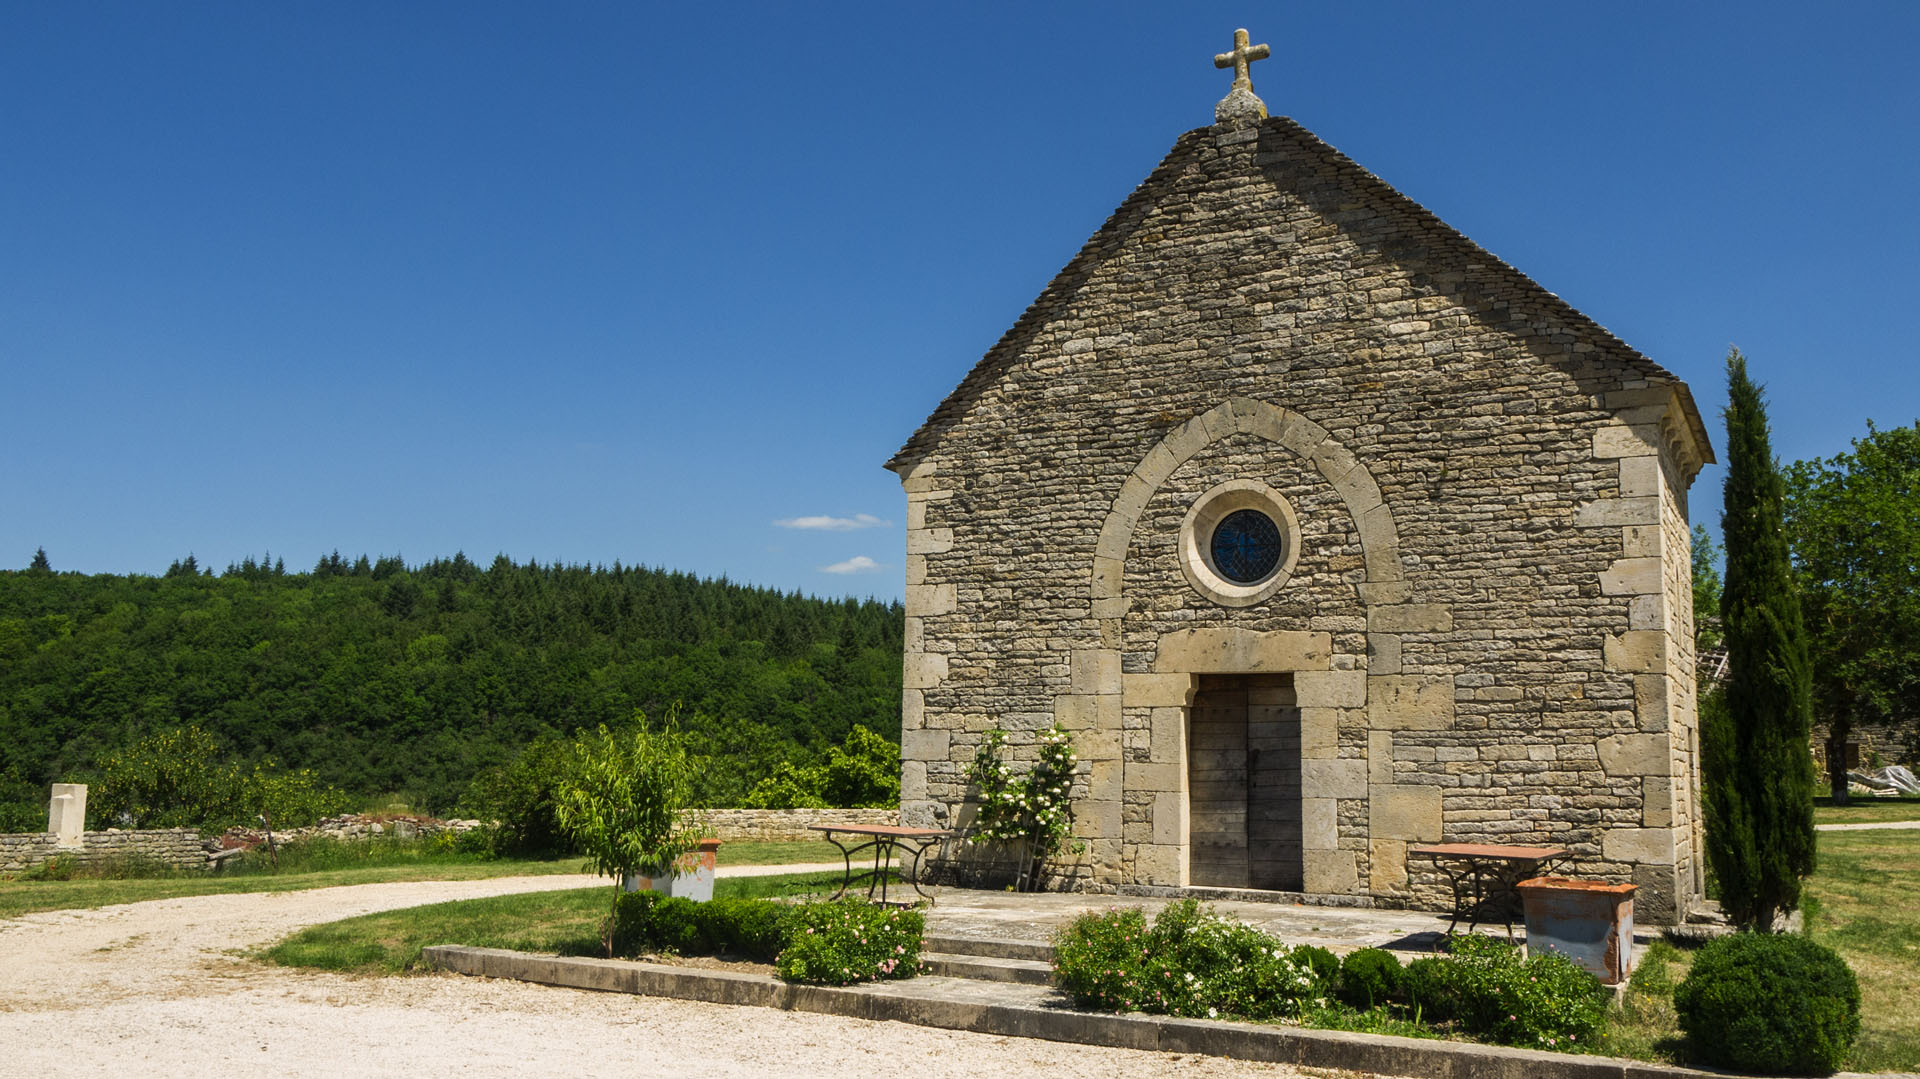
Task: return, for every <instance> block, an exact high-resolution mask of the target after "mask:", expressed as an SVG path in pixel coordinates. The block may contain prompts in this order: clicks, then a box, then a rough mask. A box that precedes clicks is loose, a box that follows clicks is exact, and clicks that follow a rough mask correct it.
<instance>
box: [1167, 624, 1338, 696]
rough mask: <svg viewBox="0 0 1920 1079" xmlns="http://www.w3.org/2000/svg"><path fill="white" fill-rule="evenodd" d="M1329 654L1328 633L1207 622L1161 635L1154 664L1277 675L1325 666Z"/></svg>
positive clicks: (1324, 668)
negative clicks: (1199, 627)
mask: <svg viewBox="0 0 1920 1079" xmlns="http://www.w3.org/2000/svg"><path fill="white" fill-rule="evenodd" d="M1332 659H1333V640H1332V637H1331V636H1330V635H1329V634H1326V633H1313V632H1305V631H1299V630H1274V631H1272V632H1267V633H1262V632H1258V631H1255V630H1248V629H1237V628H1231V627H1209V628H1205V629H1183V630H1178V631H1176V632H1173V633H1169V634H1166V635H1165V636H1163V637H1161V638H1160V649H1159V652H1158V654H1157V655H1156V657H1155V658H1154V662H1153V669H1154V670H1156V671H1160V672H1174V671H1208V672H1225V671H1232V672H1235V673H1247V674H1257V673H1275V674H1279V673H1285V672H1288V671H1324V670H1326V669H1327V666H1328V665H1329V664H1330V663H1331V662H1332ZM1182 703H1185V702H1182Z"/></svg>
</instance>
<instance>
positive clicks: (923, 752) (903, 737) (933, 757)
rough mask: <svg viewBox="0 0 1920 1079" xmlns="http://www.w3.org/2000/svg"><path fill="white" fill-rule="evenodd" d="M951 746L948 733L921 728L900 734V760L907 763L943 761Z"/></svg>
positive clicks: (936, 729)
mask: <svg viewBox="0 0 1920 1079" xmlns="http://www.w3.org/2000/svg"><path fill="white" fill-rule="evenodd" d="M952 744H953V734H952V733H951V732H949V731H945V730H940V729H938V728H935V729H931V730H929V729H927V728H924V727H923V728H921V729H919V730H905V729H902V730H901V732H900V759H901V760H907V761H943V760H946V759H947V751H948V749H949V748H951V746H952Z"/></svg>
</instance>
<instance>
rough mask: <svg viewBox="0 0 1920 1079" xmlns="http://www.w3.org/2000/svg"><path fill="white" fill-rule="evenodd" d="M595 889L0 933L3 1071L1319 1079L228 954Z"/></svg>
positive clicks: (445, 895)
mask: <svg viewBox="0 0 1920 1079" xmlns="http://www.w3.org/2000/svg"><path fill="white" fill-rule="evenodd" d="M836 868H837V867H836ZM593 883H596V881H595V879H594V878H591V877H567V876H561V877H506V878H500V879H495V880H477V881H446V882H427V883H399V884H364V885H355V886H352V887H345V888H322V889H315V890H312V891H304V892H273V893H255V894H248V895H209V896H196V897H193V898H187V899H161V900H155V901H152V902H147V903H131V904H127V905H124V906H117V907H105V908H101V909H99V910H78V911H55V912H48V913H43V914H31V915H26V916H24V917H20V918H15V919H9V920H0V1076H14V1075H18V1076H53V1075H109V1074H113V1075H121V1074H125V1075H139V1076H183V1077H193V1079H208V1077H212V1076H232V1075H246V1076H253V1075H263V1076H283V1075H284V1076H326V1077H354V1076H386V1075H396V1076H405V1077H407V1079H418V1077H423V1076H441V1075H449V1076H451V1075H459V1076H544V1075H554V1076H568V1077H576V1076H610V1077H611V1076H620V1077H623V1079H630V1077H632V1076H635V1075H647V1076H663V1077H673V1076H753V1077H755V1079H775V1077H778V1079H788V1077H792V1076H831V1077H833V1079H864V1077H868V1076H875V1075H880V1074H886V1075H907V1076H911V1077H913V1079H944V1077H952V1079H1035V1077H1036V1076H1046V1077H1047V1079H1055V1077H1060V1079H1078V1077H1086V1079H1114V1077H1123V1076H1141V1077H1148V1076H1154V1077H1159V1076H1165V1075H1168V1074H1172V1075H1177V1076H1183V1077H1184V1076H1195V1077H1202V1076H1228V1075H1233V1076H1294V1075H1301V1074H1324V1073H1303V1072H1301V1071H1298V1070H1295V1069H1290V1068H1284V1067H1280V1066H1276V1065H1266V1064H1251V1063H1246V1062H1242V1061H1231V1060H1220V1059H1216V1058H1210V1057H1196V1056H1177V1055H1170V1054H1164V1053H1147V1052H1140V1051H1137V1050H1125V1049H1104V1048H1095V1047H1089V1046H1076V1045H1062V1044H1057V1043H1052V1042H1041V1041H1032V1040H1028V1039H1023V1038H1001V1037H994V1036H989V1035H981V1034H967V1033H962V1032H956V1031H945V1030H933V1029H929V1028H925V1027H916V1026H909V1025H905V1024H900V1023H876V1022H871V1021H867V1020H860V1019H847V1018H841V1017H838V1016H827V1015H814V1014H809V1013H798V1012H781V1011H774V1010H769V1009H761V1008H735V1007H729V1006H726V1005H718V1004H698V1003H692V1002H688V1001H677V1000H658V999H653V998H648V997H630V996H622V995H613V994H603V993H587V992H581V991H577V990H568V989H553V988H548V987H545V986H537V985H526V984H521V983H517V982H495V981H482V980H478V979H472V978H462V977H459V976H456V975H425V976H415V977H401V978H348V977H343V976H340V975H334V974H322V973H312V972H303V971H291V970H286V969H282V968H278V967H269V966H263V965H261V964H258V963H254V962H252V961H249V960H246V959H242V958H239V957H237V956H235V955H233V954H231V953H232V952H233V951H235V950H240V949H248V948H254V947H258V946H260V945H263V944H268V943H271V942H272V941H274V940H277V939H279V938H281V937H283V936H285V935H287V934H289V933H291V932H293V931H295V930H297V929H300V928H301V927H303V926H308V925H313V924H315V923H318V922H327V921H333V920H335V919H338V918H346V917H351V916H353V915H356V914H367V913H371V912H374V911H381V910H391V909H394V908H397V907H407V906H415V905H418V904H422V903H437V902H442V901H445V900H450V899H473V898H478V897H481V896H490V895H507V894H510V893H515V892H531V891H544V890H550V889H556V888H569V887H579V886H585V885H589V884H593Z"/></svg>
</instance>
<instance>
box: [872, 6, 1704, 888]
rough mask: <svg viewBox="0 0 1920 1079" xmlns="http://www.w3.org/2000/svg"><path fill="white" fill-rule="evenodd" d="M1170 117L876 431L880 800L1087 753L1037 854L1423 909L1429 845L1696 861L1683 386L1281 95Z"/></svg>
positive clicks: (1638, 873) (1076, 883) (1236, 91)
mask: <svg viewBox="0 0 1920 1079" xmlns="http://www.w3.org/2000/svg"><path fill="white" fill-rule="evenodd" d="M1265 52H1266V49H1265V46H1251V47H1249V46H1248V45H1247V43H1246V38H1245V37H1244V35H1243V34H1241V35H1236V45H1235V49H1234V51H1233V52H1232V53H1228V54H1224V55H1222V56H1220V57H1217V58H1216V64H1218V65H1219V66H1222V67H1226V66H1233V67H1235V69H1236V72H1235V74H1236V78H1235V81H1234V85H1233V89H1232V91H1231V92H1230V93H1229V94H1228V96H1227V98H1226V99H1225V100H1223V101H1221V102H1220V104H1219V106H1218V108H1217V109H1216V113H1215V119H1216V121H1217V122H1216V123H1214V124H1213V125H1212V126H1210V127H1202V128H1199V129H1196V130H1193V131H1189V132H1187V133H1186V134H1185V135H1182V136H1181V137H1180V138H1179V139H1178V140H1177V141H1176V142H1175V143H1174V146H1173V149H1172V151H1171V152H1170V153H1168V154H1167V156H1166V158H1165V160H1163V161H1162V162H1161V163H1160V165H1159V167H1158V168H1156V169H1155V170H1154V171H1153V173H1152V174H1151V175H1150V176H1148V177H1147V179H1146V180H1145V182H1144V183H1142V184H1141V185H1140V186H1139V187H1138V188H1137V189H1136V190H1135V191H1134V192H1133V194H1132V195H1131V196H1129V197H1128V198H1127V200H1126V201H1125V202H1124V203H1122V204H1121V206H1120V208H1119V209H1118V210H1116V211H1115V212H1114V214H1113V215H1112V217H1111V218H1109V219H1108V221H1107V222H1106V224H1105V225H1104V226H1103V227H1102V228H1101V229H1100V231H1099V232H1097V233H1096V234H1095V235H1094V236H1093V238H1092V239H1091V240H1089V241H1088V242H1087V244H1086V245H1085V247H1083V248H1082V249H1081V250H1080V252H1079V254H1078V255H1076V256H1075V257H1074V259H1073V260H1072V261H1071V262H1070V263H1068V264H1067V266H1066V268H1065V269H1064V270H1062V271H1061V272H1060V273H1059V275H1058V276H1056V277H1055V278H1054V279H1053V281H1052V283H1051V284H1049V285H1048V287H1047V289H1046V291H1045V292H1043V293H1042V294H1041V295H1040V297H1039V299H1037V300H1036V301H1034V303H1033V305H1032V306H1031V307H1030V308H1028V310H1027V311H1026V313H1025V314H1024V315H1023V316H1022V317H1021V318H1020V320H1019V322H1018V323H1016V324H1015V325H1014V326H1013V328H1012V329H1010V330H1009V331H1007V333H1006V335H1005V336H1004V337H1002V338H1001V339H1000V341H999V342H998V343H997V344H996V345H994V346H993V348H992V349H991V350H989V351H988V352H987V354H986V356H985V358H983V359H982V360H981V361H980V362H979V364H978V365H977V366H975V367H974V368H973V370H972V371H971V372H970V373H969V374H968V375H967V376H966V378H965V379H964V380H963V381H962V382H961V383H960V385H959V387H958V388H957V389H955V390H954V391H953V392H952V394H950V395H949V396H948V397H947V398H946V400H945V401H943V402H941V404H940V405H939V407H938V408H937V409H936V410H935V411H934V413H933V415H932V416H931V417H930V418H929V419H928V420H927V421H926V423H925V425H924V426H922V427H921V428H920V429H919V430H918V431H917V432H915V433H914V435H913V436H912V438H911V439H910V440H909V441H908V442H907V444H906V446H905V447H904V448H902V449H901V450H900V452H899V453H898V454H897V455H896V456H895V457H894V458H893V459H892V460H891V461H890V462H888V465H887V467H888V468H890V469H892V470H893V471H894V472H896V473H898V474H899V476H900V478H901V482H902V483H903V485H904V486H905V488H906V493H907V519H908V523H907V529H908V530H907V541H906V542H907V551H906V578H907V580H906V618H907V621H906V656H905V674H906V680H905V687H906V688H905V699H904V703H903V714H902V724H901V726H902V758H903V765H902V772H903V775H902V783H901V802H902V804H901V808H902V817H903V820H904V822H905V823H908V824H919V825H930V826H942V827H954V826H959V825H961V824H963V823H964V821H965V818H966V816H967V815H968V813H969V808H968V805H967V795H968V791H967V786H966V778H965V774H966V768H967V762H968V761H970V760H971V759H972V757H973V755H974V752H975V749H976V747H977V746H978V745H979V743H980V742H981V740H982V739H983V737H984V736H985V732H986V731H987V730H989V729H991V728H1000V729H1004V730H1006V731H1007V732H1008V735H1007V739H1008V744H1009V745H1010V746H1012V747H1014V748H1015V751H1016V755H1018V753H1019V750H1020V749H1022V748H1024V749H1025V750H1026V756H1027V758H1028V759H1030V758H1031V756H1032V752H1033V739H1034V732H1037V731H1039V730H1041V729H1044V728H1046V727H1048V726H1050V725H1052V724H1054V723H1055V722H1058V723H1059V724H1060V725H1061V726H1062V727H1064V728H1066V729H1067V730H1069V731H1070V732H1072V734H1073V738H1074V743H1075V747H1076V749H1077V751H1078V753H1079V755H1080V758H1081V760H1082V762H1083V763H1082V764H1081V766H1080V770H1079V774H1078V775H1077V777H1076V779H1075V782H1074V786H1073V813H1074V832H1075V835H1076V837H1077V839H1078V843H1077V844H1076V848H1077V849H1076V851H1075V852H1074V853H1072V854H1069V855H1066V856H1064V858H1063V862H1064V864H1063V865H1061V866H1060V867H1059V869H1060V870H1061V871H1062V872H1063V873H1064V874H1065V876H1066V880H1065V881H1064V882H1063V883H1065V884H1067V885H1068V886H1073V887H1079V888H1086V889H1092V890H1100V891H1112V890H1123V891H1125V890H1135V889H1143V890H1150V891H1165V890H1167V889H1180V888H1246V889H1258V890H1266V891H1274V892H1284V893H1298V895H1299V897H1301V898H1304V899H1306V900H1307V901H1317V902H1328V903H1342V904H1374V905H1380V906H1411V907H1415V908H1422V909H1443V908H1445V907H1447V906H1448V905H1449V904H1450V902H1451V892H1450V891H1448V889H1447V884H1446V881H1445V879H1444V878H1443V877H1441V876H1440V875H1439V873H1438V872H1437V870H1436V867H1435V865H1434V863H1433V862H1432V860H1431V859H1426V858H1422V857H1420V856H1418V855H1414V854H1410V853H1409V848H1410V847H1414V846H1418V845H1420V844H1422V843H1433V842H1473V843H1500V844H1534V845H1550V846H1554V847H1562V848H1566V849H1567V850H1568V851H1570V852H1571V859H1570V861H1568V862H1567V863H1564V864H1562V865H1561V866H1559V867H1556V872H1563V873H1571V874H1574V875H1578V876H1581V877H1586V878H1592V879H1604V880H1609V881H1614V882H1626V883H1634V884H1637V885H1638V886H1639V889H1638V893H1637V896H1636V908H1637V917H1638V919H1639V920H1640V921H1643V922H1655V923H1659V922H1671V921H1674V920H1677V919H1679V918H1682V917H1684V916H1685V914H1686V913H1687V911H1688V909H1689V907H1690V905H1691V904H1694V903H1696V902H1697V900H1698V897H1699V896H1700V895H1701V888H1702V876H1701V875H1702V872H1703V868H1702V853H1701V823H1700V815H1699V790H1698V787H1699V784H1698V778H1697V777H1698V767H1697V758H1698V738H1697V734H1696V721H1695V699H1694V671H1693V666H1694V654H1693V624H1692V600H1691V575H1690V553H1689V530H1688V520H1687V489H1688V486H1689V485H1690V484H1691V483H1692V481H1693V479H1694V476H1695V475H1696V474H1697V473H1698V472H1699V470H1700V469H1701V467H1702V466H1703V465H1705V464H1707V463H1709V462H1711V461H1712V460H1713V450H1712V448H1711V446H1710V444H1709V442H1708V438H1707V432H1706V428H1705V426H1704V425H1703V424H1702V423H1701V419H1700V415H1699V411H1698V409H1697V408H1696V407H1695V405H1694V402H1693V398H1692V396H1691V395H1690V393H1689V392H1688V389H1687V386H1686V384H1685V383H1683V382H1681V381H1680V380H1679V379H1678V378H1676V377H1674V375H1672V374H1671V373H1670V372H1668V371H1666V370H1665V369H1664V368H1662V367H1661V366H1660V365H1658V364H1656V363H1654V362H1653V361H1652V360H1649V359H1648V358H1647V357H1645V356H1643V355H1641V354H1640V353H1638V352H1636V351H1634V350H1633V348H1631V347H1630V346H1628V345H1627V344H1625V343H1623V342H1622V341H1620V340H1619V339H1618V338H1616V337H1614V336H1613V335H1612V334H1611V333H1609V332H1607V330H1605V329H1604V328H1602V327H1601V326H1599V325H1597V324H1596V323H1594V322H1593V321H1592V320H1591V319H1589V318H1587V317H1586V316H1584V315H1582V314H1581V313H1580V312H1578V311H1576V310H1574V309H1573V308H1572V307H1570V306H1568V305H1567V304H1566V303H1565V302H1564V301H1562V300H1561V299H1560V298H1559V297H1557V296H1555V295H1553V294H1552V293H1550V292H1548V291H1546V290H1545V289H1544V288H1542V287H1541V286H1539V285H1538V284H1535V283H1534V282H1533V281H1532V280H1530V279H1528V278H1527V277H1526V276H1525V275H1523V274H1521V273H1520V272H1519V271H1518V270H1515V269H1514V268H1513V267H1511V266H1508V265H1507V264H1506V263H1504V262H1502V261H1500V260H1499V259H1498V258H1496V257H1494V256H1493V255H1491V254H1489V253H1487V252H1486V251H1484V250H1482V249H1481V248H1480V247H1478V246H1476V245H1475V244H1474V243H1473V242H1472V241H1471V240H1469V239H1467V238H1466V237H1465V236H1462V235H1461V234H1460V233H1458V232H1456V231H1454V230H1453V229H1452V228H1450V227H1449V226H1447V225H1446V224H1445V223H1444V222H1442V221H1440V220H1439V219H1438V218H1437V217H1435V216H1434V215H1433V214H1432V213H1430V212H1429V211H1427V210H1426V209H1425V208H1423V207H1421V206H1420V205H1418V204H1417V203H1415V202H1413V201H1412V200H1411V199H1409V198H1407V197H1406V196H1405V195H1402V194H1401V193H1399V192H1398V191H1396V190H1394V189H1393V188H1392V187H1389V186H1388V185H1387V184H1386V183H1384V182H1382V181H1381V180H1380V179H1379V178H1377V177H1375V176H1373V175H1372V174H1371V173H1369V172H1367V171H1366V170H1365V169H1363V168H1361V167H1360V166H1359V165H1357V164H1355V163H1354V162H1353V161H1351V160H1349V159H1347V158H1346V157H1344V156H1343V155H1341V154H1340V153H1339V152H1338V151H1337V150H1335V149H1333V148H1332V147H1331V146H1328V145H1327V144H1326V143H1324V142H1321V141H1320V140H1319V139H1318V138H1316V137H1315V136H1314V135H1313V134H1311V133H1310V132H1308V131H1307V130H1306V129H1304V128H1302V127H1301V126H1299V125H1298V124H1296V123H1294V122H1293V121H1291V120H1288V119H1285V118H1280V117H1268V116H1267V113H1266V109H1265V107H1264V106H1263V105H1262V104H1261V103H1260V100H1259V99H1258V98H1257V97H1255V96H1253V91H1252V87H1251V83H1250V80H1249V79H1248V77H1247V70H1246V68H1247V63H1248V61H1249V60H1251V59H1258V58H1260V57H1261V56H1264V55H1265Z"/></svg>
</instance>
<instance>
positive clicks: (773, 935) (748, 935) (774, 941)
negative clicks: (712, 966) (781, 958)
mask: <svg viewBox="0 0 1920 1079" xmlns="http://www.w3.org/2000/svg"><path fill="white" fill-rule="evenodd" d="M789 909H790V908H789V907H788V906H787V904H785V903H775V902H773V901H772V900H768V899H715V900H711V901H709V902H706V903H701V904H700V905H699V910H700V930H701V932H703V933H704V934H706V938H707V942H708V944H709V945H710V946H711V947H712V948H713V950H714V951H716V952H720V953H722V954H726V955H737V956H739V957H741V958H743V959H756V960H759V961H761V962H766V963H771V962H773V960H774V958H775V957H776V956H778V955H779V954H780V949H781V947H783V946H784V944H785V942H786V936H785V932H786V929H785V926H786V915H787V911H788V910H789Z"/></svg>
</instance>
